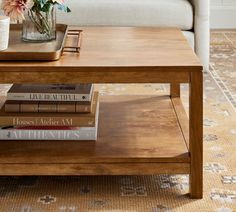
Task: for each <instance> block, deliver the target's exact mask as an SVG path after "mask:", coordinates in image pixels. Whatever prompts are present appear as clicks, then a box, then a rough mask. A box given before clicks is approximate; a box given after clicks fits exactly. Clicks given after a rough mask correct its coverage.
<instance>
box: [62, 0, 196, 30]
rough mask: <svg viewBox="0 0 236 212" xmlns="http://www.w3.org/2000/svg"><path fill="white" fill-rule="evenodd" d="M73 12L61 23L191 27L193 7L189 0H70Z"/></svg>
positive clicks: (65, 16)
mask: <svg viewBox="0 0 236 212" xmlns="http://www.w3.org/2000/svg"><path fill="white" fill-rule="evenodd" d="M67 4H68V6H69V7H70V8H71V10H72V12H71V13H69V14H62V13H60V15H58V16H57V18H58V22H62V23H67V24H71V25H78V26H94V25H96V26H165V27H166V26H167V27H178V28H181V29H182V30H190V29H192V27H193V8H192V5H191V3H190V2H189V1H188V0H67Z"/></svg>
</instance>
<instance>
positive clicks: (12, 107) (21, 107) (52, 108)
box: [5, 101, 91, 113]
mask: <svg viewBox="0 0 236 212" xmlns="http://www.w3.org/2000/svg"><path fill="white" fill-rule="evenodd" d="M67 103H68V104H66V103H63V104H62V103H59V102H58V103H57V102H56V103H55V102H54V103H45V102H35V103H34V102H30V103H27V102H19V101H18V102H16V103H8V101H7V102H6V103H5V112H16V113H18V112H22V113H90V112H91V104H90V105H85V104H79V103H76V102H67Z"/></svg>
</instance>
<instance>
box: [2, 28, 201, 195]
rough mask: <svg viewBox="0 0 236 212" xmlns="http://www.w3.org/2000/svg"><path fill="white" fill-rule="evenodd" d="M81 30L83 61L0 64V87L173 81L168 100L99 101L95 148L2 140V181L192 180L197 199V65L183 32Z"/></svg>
mask: <svg viewBox="0 0 236 212" xmlns="http://www.w3.org/2000/svg"><path fill="white" fill-rule="evenodd" d="M83 30H84V31H83V40H82V49H81V53H80V55H77V54H72V53H66V54H64V55H63V57H62V59H61V60H60V61H55V62H0V83H170V85H171V89H170V95H167V96H107V97H105V96H104V97H101V98H100V119H99V131H98V140H97V141H96V142H88V141H86V142H85V141H1V142H0V175H151V174H190V196H191V197H192V198H202V189H203V178H202V161H203V159H202V158H203V144H202V135H203V126H202V125H203V123H202V122H203V99H202V98H203V97H202V96H203V94H202V93H203V90H202V84H203V79H202V66H201V64H200V62H199V60H198V58H197V57H196V55H195V54H194V52H193V51H192V49H191V48H190V47H189V45H188V43H187V41H186V39H185V38H184V36H183V35H182V33H181V31H180V30H177V29H164V28H163V29H160V28H106V27H102V28H84V29H83ZM180 83H189V85H190V95H189V107H190V110H189V111H190V112H189V119H188V118H187V115H186V113H185V111H184V109H183V106H182V103H181V100H180ZM189 126H190V127H189Z"/></svg>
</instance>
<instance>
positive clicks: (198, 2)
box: [57, 0, 209, 70]
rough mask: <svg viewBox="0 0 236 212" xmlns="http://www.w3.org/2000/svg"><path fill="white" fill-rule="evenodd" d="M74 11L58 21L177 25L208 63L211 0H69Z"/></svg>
mask: <svg viewBox="0 0 236 212" xmlns="http://www.w3.org/2000/svg"><path fill="white" fill-rule="evenodd" d="M67 4H68V6H69V7H70V8H71V10H72V12H71V13H69V14H62V13H60V15H58V16H57V19H58V22H63V23H67V24H71V25H77V26H155V27H158V26H162V27H163V26H167V27H178V28H180V29H181V30H182V31H183V33H184V34H185V36H186V38H187V39H188V41H189V43H190V44H191V46H192V48H194V49H195V52H196V53H197V55H198V56H199V58H200V60H201V62H202V64H203V65H204V68H205V70H207V69H208V64H209V0H190V1H189V0H67Z"/></svg>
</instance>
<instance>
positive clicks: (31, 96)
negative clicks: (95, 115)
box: [7, 93, 91, 102]
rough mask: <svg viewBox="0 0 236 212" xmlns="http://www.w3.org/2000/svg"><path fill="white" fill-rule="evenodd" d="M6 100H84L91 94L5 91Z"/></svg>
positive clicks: (89, 97) (88, 99)
mask: <svg viewBox="0 0 236 212" xmlns="http://www.w3.org/2000/svg"><path fill="white" fill-rule="evenodd" d="M7 100H14V101H65V102H71V101H74V102H78V101H82V102H84V101H90V100H91V94H57V93H7Z"/></svg>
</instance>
